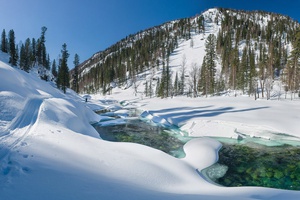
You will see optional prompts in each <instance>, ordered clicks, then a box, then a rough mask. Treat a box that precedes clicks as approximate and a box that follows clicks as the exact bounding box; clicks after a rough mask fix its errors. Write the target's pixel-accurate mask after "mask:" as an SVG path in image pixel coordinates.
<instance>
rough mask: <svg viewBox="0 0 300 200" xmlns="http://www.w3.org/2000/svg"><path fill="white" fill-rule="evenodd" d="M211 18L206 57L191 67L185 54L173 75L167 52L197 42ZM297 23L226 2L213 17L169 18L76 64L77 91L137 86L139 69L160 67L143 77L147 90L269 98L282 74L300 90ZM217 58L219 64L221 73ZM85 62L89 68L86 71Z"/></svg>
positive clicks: (292, 88) (154, 93)
mask: <svg viewBox="0 0 300 200" xmlns="http://www.w3.org/2000/svg"><path fill="white" fill-rule="evenodd" d="M211 22H213V23H215V24H217V25H218V26H219V27H220V29H219V30H218V33H217V34H211V35H209V36H206V37H205V38H206V41H205V52H206V53H205V57H204V59H203V61H202V63H192V64H191V65H192V66H189V69H191V70H190V71H187V66H186V63H187V61H186V58H185V56H183V58H182V63H181V70H180V71H179V72H177V74H175V75H172V71H171V70H170V66H169V57H170V55H171V53H173V52H174V50H175V49H176V48H177V47H178V44H179V42H182V41H187V40H189V41H190V47H191V48H193V46H194V38H193V35H195V34H203V38H204V36H205V34H207V33H206V30H205V29H206V25H207V24H208V23H211ZM298 28H299V24H298V22H296V21H294V20H292V19H291V18H289V17H286V16H282V15H278V14H274V13H266V12H261V11H255V12H246V11H237V10H228V9H222V8H220V9H218V12H217V13H216V16H215V17H214V18H213V17H211V16H208V17H207V16H204V15H200V16H196V17H193V18H185V19H181V20H176V21H173V22H169V23H165V24H163V25H161V26H157V27H154V28H151V29H147V30H145V31H141V32H138V33H137V34H134V35H129V36H128V37H126V38H124V39H123V40H121V41H120V42H118V43H116V44H115V45H113V46H111V47H110V48H108V49H106V50H105V51H102V52H99V53H97V54H95V55H94V56H93V57H92V59H90V60H87V61H86V62H84V63H82V64H81V65H80V67H79V68H78V69H77V73H78V87H79V91H81V92H87V93H89V92H91V93H94V92H102V93H104V94H105V93H108V92H110V90H111V88H113V87H114V86H115V85H117V86H119V87H123V88H127V87H134V88H137V87H138V86H139V85H138V84H139V81H138V80H139V79H141V78H142V77H141V75H140V74H142V73H143V72H146V71H157V70H158V68H159V67H161V77H159V78H155V79H151V80H148V81H147V82H146V83H145V94H146V95H147V96H151V97H152V96H158V97H161V98H166V97H170V96H176V95H187V96H191V97H197V96H208V95H218V94H220V93H222V92H223V91H228V90H232V91H238V92H240V93H242V94H248V95H254V96H255V98H259V97H260V96H262V97H266V98H268V99H269V98H270V97H271V96H272V95H273V94H271V90H272V87H273V83H274V81H275V80H281V82H282V83H283V84H284V89H285V92H293V93H294V94H296V93H297V92H299V82H300V81H299V64H298V60H299V56H298V51H299V50H298V47H297V46H298V45H299V44H298V42H299V41H298V40H299V39H298V37H299V34H297V32H298V31H297V30H298ZM291 44H292V45H291ZM216 63H220V64H218V65H221V69H220V71H219V72H218V73H217V64H216ZM92 66H94V67H92ZM85 68H89V70H88V71H85V72H84V69H85ZM72 73H73V71H72ZM172 77H174V80H172ZM112 84H114V85H112ZM154 86H156V88H154ZM236 93H237V92H236Z"/></svg>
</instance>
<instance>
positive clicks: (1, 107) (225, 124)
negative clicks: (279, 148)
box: [0, 9, 300, 200]
mask: <svg viewBox="0 0 300 200" xmlns="http://www.w3.org/2000/svg"><path fill="white" fill-rule="evenodd" d="M207 15H210V16H211V18H214V16H215V15H216V10H215V9H212V10H209V11H208V13H207ZM212 21H213V20H212ZM206 27H207V29H206V30H207V33H206V34H205V35H193V40H194V47H193V48H191V47H190V41H182V42H181V43H180V45H179V47H178V49H177V50H175V52H174V53H173V54H172V55H171V57H170V66H171V67H172V71H173V75H175V73H174V72H176V70H177V71H178V70H180V64H181V62H182V55H183V53H182V52H184V54H185V56H186V59H187V64H186V65H187V66H188V69H189V68H190V67H189V66H191V65H192V63H197V64H201V63H202V59H203V56H204V54H205V52H204V50H203V47H204V44H205V40H202V38H203V37H204V38H206V37H207V36H208V33H209V32H214V33H215V34H216V33H217V30H218V29H219V26H218V25H216V24H214V23H212V22H210V21H207V22H206ZM176 51H177V53H176ZM7 61H8V56H7V55H6V54H3V53H0V111H1V113H0V198H1V199H8V200H9V199H24V200H27V199H28V200H29V199H30V200H31V199H45V200H48V199H49V200H50V199H58V200H59V199H149V200H150V199H151V200H152V199H172V200H173V199H191V200H192V199H208V200H209V199H230V200H232V199H237V200H241V199H272V200H281V199H291V200H293V199H299V196H300V193H299V191H285V190H278V189H269V188H260V187H239V188H225V187H221V186H216V185H213V184H212V183H210V182H209V181H207V180H206V178H205V177H204V176H203V174H202V173H201V170H202V169H204V168H206V167H208V166H210V165H212V164H214V163H215V162H216V161H217V160H218V154H217V152H218V150H219V149H220V148H221V144H220V143H219V142H218V141H216V140H214V139H211V138H207V137H201V138H198V137H199V136H214V137H227V138H235V139H238V138H239V139H241V138H244V137H253V138H254V137H260V138H266V139H268V140H270V141H277V140H293V141H299V140H300V139H299V138H300V132H299V127H298V123H299V120H300V115H299V113H300V106H299V101H297V100H295V101H287V100H280V101H275V100H272V101H267V100H264V99H263V100H258V101H254V100H253V98H249V97H243V96H240V97H210V98H196V99H192V98H186V97H174V98H169V99H158V98H145V97H142V96H141V95H140V94H141V91H143V89H144V86H143V84H140V88H139V89H138V90H139V93H138V94H137V96H134V94H135V92H134V91H133V89H132V88H129V89H126V90H122V89H114V90H113V93H112V95H111V96H106V97H104V96H101V95H91V99H90V98H89V99H88V102H85V98H84V97H80V96H78V95H77V94H75V93H74V92H73V91H70V90H68V92H67V94H66V95H65V94H63V93H62V92H61V91H59V90H57V89H56V88H55V87H53V85H51V84H49V83H47V82H44V81H41V80H40V79H39V78H37V77H36V76H35V75H32V74H29V73H26V72H23V71H21V70H18V69H16V68H13V67H10V66H9V65H8V64H7ZM121 101H122V102H123V103H124V104H123V105H125V106H124V108H122V106H121V105H120V104H118V102H121ZM125 108H127V109H130V108H131V109H132V108H137V109H138V110H139V111H140V112H141V113H142V114H141V117H144V118H147V119H148V120H151V121H152V122H153V123H158V124H160V125H163V126H172V125H176V126H178V127H179V128H180V130H181V131H182V133H185V134H188V135H189V136H194V137H197V138H195V139H193V140H191V141H189V142H188V143H186V144H185V146H184V151H185V154H186V157H185V158H182V159H178V158H174V157H172V156H170V155H167V154H165V153H164V152H162V151H160V150H156V149H153V148H150V147H147V146H143V145H139V144H133V143H116V142H108V141H104V140H102V139H101V138H100V136H99V134H98V133H97V131H96V130H95V129H94V128H93V127H92V126H91V123H99V124H101V125H102V126H106V125H111V124H112V123H114V124H121V123H124V122H125V119H124V118H126V117H127V116H129V112H128V110H124V109H125ZM103 110H106V111H110V114H111V115H112V116H114V115H121V116H123V118H120V119H116V120H110V119H111V118H110V116H109V115H108V116H105V117H100V116H99V115H97V114H95V113H94V112H93V111H103ZM287 134H288V135H287Z"/></svg>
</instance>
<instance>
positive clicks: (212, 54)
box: [205, 34, 216, 94]
mask: <svg viewBox="0 0 300 200" xmlns="http://www.w3.org/2000/svg"><path fill="white" fill-rule="evenodd" d="M205 52H206V56H205V57H206V61H205V64H206V67H207V70H208V71H209V74H207V78H208V82H209V84H208V92H209V93H210V94H213V93H214V92H215V86H216V83H215V82H216V81H215V75H216V62H215V60H216V37H215V35H213V34H210V35H209V36H208V38H207V40H206V43H205Z"/></svg>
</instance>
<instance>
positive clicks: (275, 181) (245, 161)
mask: <svg viewBox="0 0 300 200" xmlns="http://www.w3.org/2000/svg"><path fill="white" fill-rule="evenodd" d="M218 164H221V165H225V166H227V167H228V170H227V172H226V174H225V175H224V176H223V177H221V178H219V179H217V180H215V182H216V183H218V184H220V185H223V186H228V187H233V186H261V187H271V188H280V189H288V190H300V147H293V146H290V145H284V146H276V147H266V146H263V145H259V144H253V143H247V144H243V145H241V144H234V145H230V144H223V148H222V149H221V150H220V152H219V161H218Z"/></svg>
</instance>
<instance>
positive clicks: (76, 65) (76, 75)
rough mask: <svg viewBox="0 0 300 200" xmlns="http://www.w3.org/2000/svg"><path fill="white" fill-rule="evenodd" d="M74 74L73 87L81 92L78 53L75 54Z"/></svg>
mask: <svg viewBox="0 0 300 200" xmlns="http://www.w3.org/2000/svg"><path fill="white" fill-rule="evenodd" d="M73 63H74V74H73V89H74V91H75V92H77V93H78V92H79V83H78V81H79V80H78V67H79V55H78V54H77V53H76V54H75V56H74V61H73Z"/></svg>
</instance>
